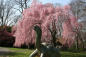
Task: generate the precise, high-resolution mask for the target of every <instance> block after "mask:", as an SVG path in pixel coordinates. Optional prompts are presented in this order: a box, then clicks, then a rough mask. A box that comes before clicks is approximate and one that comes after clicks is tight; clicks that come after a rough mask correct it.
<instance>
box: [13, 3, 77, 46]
mask: <svg viewBox="0 0 86 57" xmlns="http://www.w3.org/2000/svg"><path fill="white" fill-rule="evenodd" d="M69 8H70V7H69V6H65V7H58V6H57V7H54V6H53V4H50V3H48V4H44V5H43V4H41V3H38V2H35V3H34V4H33V5H31V7H30V8H27V9H25V10H24V11H23V15H22V19H21V20H19V21H18V24H17V26H16V32H15V33H14V36H15V37H16V40H15V44H14V45H15V46H17V47H21V45H23V44H26V45H27V46H30V45H33V44H35V32H34V31H33V29H32V27H33V25H35V24H38V23H40V25H39V26H40V27H41V28H42V39H41V40H42V42H47V43H50V41H51V33H50V31H49V28H50V26H51V25H52V24H54V22H55V23H56V24H55V26H56V30H57V31H56V32H57V33H58V31H59V29H60V28H59V29H58V27H60V26H61V28H63V24H64V23H65V24H67V25H65V26H66V27H65V29H64V30H62V29H60V31H61V33H60V34H61V36H62V37H63V38H64V39H65V42H64V43H69V44H68V45H70V42H72V41H74V39H73V38H72V37H73V36H74V33H73V30H72V25H74V24H75V23H73V22H77V21H76V20H75V19H74V16H72V13H71V12H70V9H69ZM71 16H72V17H73V18H72V19H71V18H70V17H71ZM58 19H59V21H58ZM73 19H74V21H71V20H73ZM68 20H69V21H70V22H71V23H72V25H71V23H70V22H67V21H68ZM58 22H59V23H61V24H60V25H59V24H58ZM27 24H28V26H27ZM68 24H69V25H68ZM55 26H54V25H52V27H51V30H52V29H54V28H53V27H55ZM67 26H70V27H67ZM74 27H75V26H74ZM68 28H70V29H69V30H68V31H67V29H68ZM65 30H66V32H67V33H63V32H64V31H65ZM52 31H53V30H52ZM71 32H72V33H71ZM58 34H59V33H58ZM66 34H67V35H66ZM68 35H73V36H70V38H69V36H68ZM54 36H55V35H54ZM67 40H68V41H67ZM69 40H70V41H69ZM66 41H67V42H66ZM71 45H72V43H71Z"/></svg>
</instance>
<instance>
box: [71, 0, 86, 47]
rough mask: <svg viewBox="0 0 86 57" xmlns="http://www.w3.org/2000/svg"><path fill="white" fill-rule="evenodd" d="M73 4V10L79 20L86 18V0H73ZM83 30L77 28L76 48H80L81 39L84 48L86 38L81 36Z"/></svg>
mask: <svg viewBox="0 0 86 57" xmlns="http://www.w3.org/2000/svg"><path fill="white" fill-rule="evenodd" d="M70 6H71V10H72V12H73V14H74V15H75V17H76V18H77V21H79V22H81V21H83V20H86V13H85V12H86V1H85V0H72V1H71V3H70ZM81 30H82V29H79V28H78V29H76V33H77V35H76V49H78V48H79V43H78V42H79V41H78V40H81V42H82V45H83V48H84V41H83V40H84V38H82V37H81V36H82V35H81Z"/></svg>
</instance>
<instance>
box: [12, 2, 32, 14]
mask: <svg viewBox="0 0 86 57" xmlns="http://www.w3.org/2000/svg"><path fill="white" fill-rule="evenodd" d="M13 2H15V7H17V8H15V7H14V9H16V10H18V11H19V12H20V13H22V12H23V10H24V9H26V8H28V7H29V4H30V2H31V0H13Z"/></svg>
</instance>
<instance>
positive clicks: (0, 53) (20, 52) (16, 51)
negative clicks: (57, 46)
mask: <svg viewBox="0 0 86 57" xmlns="http://www.w3.org/2000/svg"><path fill="white" fill-rule="evenodd" d="M33 51H34V50H30V49H21V48H8V47H0V57H29V55H30V53H31V52H33ZM61 55H62V57H86V52H78V53H74V52H67V51H61Z"/></svg>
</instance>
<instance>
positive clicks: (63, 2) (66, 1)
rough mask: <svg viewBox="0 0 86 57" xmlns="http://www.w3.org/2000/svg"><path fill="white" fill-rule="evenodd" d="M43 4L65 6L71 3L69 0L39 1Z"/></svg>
mask: <svg viewBox="0 0 86 57" xmlns="http://www.w3.org/2000/svg"><path fill="white" fill-rule="evenodd" d="M39 1H40V2H42V3H43V4H45V3H60V4H61V5H67V4H69V3H70V2H71V0H39Z"/></svg>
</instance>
